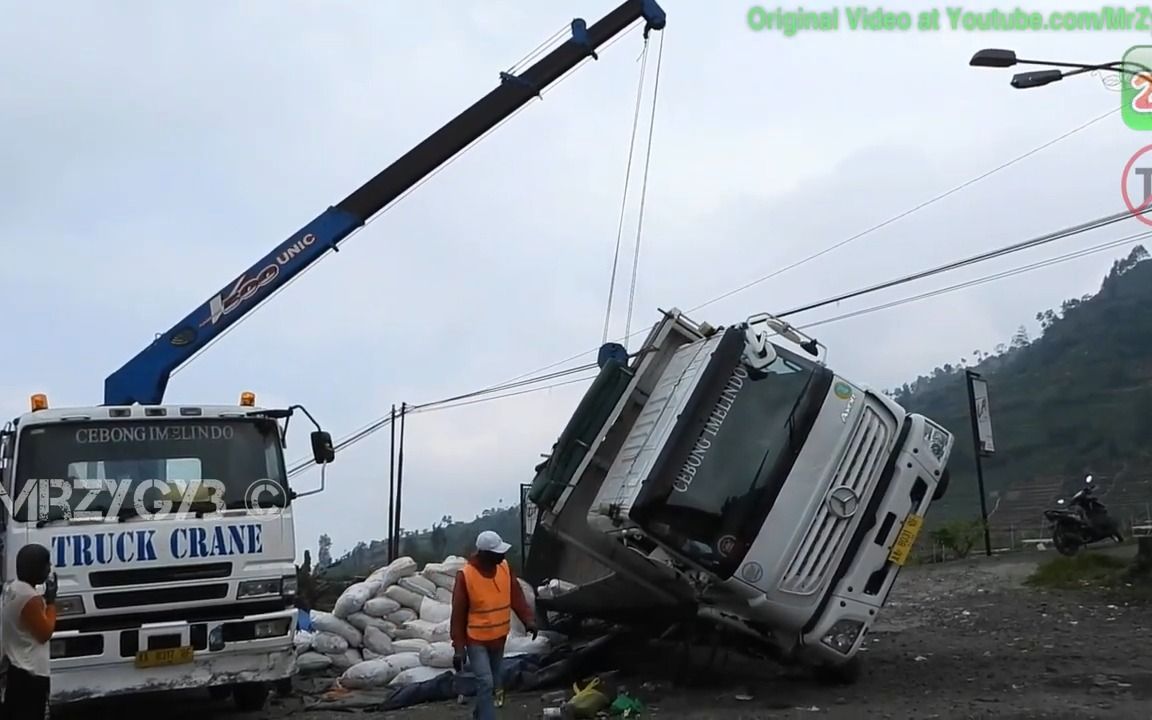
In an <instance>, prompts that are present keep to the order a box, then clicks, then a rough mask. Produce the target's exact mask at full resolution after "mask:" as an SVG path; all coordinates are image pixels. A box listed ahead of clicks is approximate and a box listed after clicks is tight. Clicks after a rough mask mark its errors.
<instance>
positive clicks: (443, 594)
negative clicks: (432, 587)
mask: <svg viewBox="0 0 1152 720" xmlns="http://www.w3.org/2000/svg"><path fill="white" fill-rule="evenodd" d="M436 599H437V600H439V601H440V602H442V603H447V604H449V605H451V604H452V591H451V590H448V589H445V588H442V587H438V588H436Z"/></svg>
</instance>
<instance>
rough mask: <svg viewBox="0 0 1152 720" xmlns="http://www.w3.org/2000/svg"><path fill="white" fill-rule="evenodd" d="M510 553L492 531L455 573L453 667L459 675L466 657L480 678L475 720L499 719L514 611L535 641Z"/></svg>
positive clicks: (481, 538)
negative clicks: (506, 647) (506, 646)
mask: <svg viewBox="0 0 1152 720" xmlns="http://www.w3.org/2000/svg"><path fill="white" fill-rule="evenodd" d="M511 549H512V546H511V545H509V544H508V543H506V542H504V540H503V539H501V537H500V536H499V535H498V534H496V533H494V532H492V531H491V530H486V531H484V532H482V533H480V535H479V536H478V537H477V538H476V554H475V555H473V556H472V557H471V558H470V559H469V560H468V564H467V565H465V566H464V569H463V570H461V571H460V572H459V573H457V574H456V585H455V586H454V588H453V591H452V622H451V626H452V631H451V634H452V647H453V649H454V650H455V657H454V658H453V662H452V665H453V667H454V668H455V669H456V671H457V672H460V670H462V669H463V667H464V660H465V658H467V660H468V665H469V666H470V667H471V669H472V672H473V673H474V674H475V675H476V705H475V706H474V708H473V711H472V717H474V718H476V720H494V718H495V717H496V708H497V707H499V706H501V705H503V704H504V689H503V688H502V687H501V677H500V666H501V664H502V663H503V661H504V643H505V641H506V640H507V639H508V633H509V631H510V630H511V629H512V613H513V612H515V613H516V616H517V617H519V618H520V622H522V623H524V627H525V628H526V629H527V630H528V632H530V633H532V637H533V638H535V637H536V623H535V618H533V616H532V608H531V607H529V605H528V602H527V600H525V598H524V592H523V591H522V590H521V589H520V583H519V582H517V580H516V577H515V576H514V575H513V574H512V569H511V568H510V567H509V566H508V561H507V560H506V559H505V556H506V555H507V554H508V551H509V550H511Z"/></svg>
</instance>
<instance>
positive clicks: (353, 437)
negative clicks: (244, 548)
mask: <svg viewBox="0 0 1152 720" xmlns="http://www.w3.org/2000/svg"><path fill="white" fill-rule="evenodd" d="M594 367H596V364H595V363H592V364H591V366H589V365H581V366H577V367H573V368H568V369H567V370H562V371H558V372H554V373H549V374H547V375H543V376H540V377H535V378H531V379H528V380H523V381H520V382H515V383H505V384H504V385H501V386H497V387H495V388H486V389H483V390H476V391H474V392H470V393H463V394H461V395H455V396H452V397H448V398H444V399H442V400H434V401H432V402H426V403H421V404H420V405H409V406H408V409H407V414H408V415H412V414H416V413H423V412H434V411H436V410H447V409H450V408H456V407H463V406H465V405H473V404H476V403H478V402H487V401H489V400H500V399H503V398H509V397H514V396H517V395H526V394H528V393H533V392H541V391H544V390H552V389H555V388H558V387H563V386H565V385H571V384H573V383H577V382H584V381H587V380H591V379H592V378H594V377H595V374H592V375H589V376H585V377H579V378H575V379H572V380H566V381H563V382H556V383H552V384H550V385H544V386H542V387H533V388H528V389H520V390H518V391H513V392H502V391H505V390H515V389H516V388H525V387H527V386H529V385H535V384H537V383H540V382H544V381H546V380H553V379H557V378H561V377H565V376H569V375H575V374H576V373H580V372H584V371H586V370H589V369H591V368H594ZM392 422H393V417H392V415H391V414H389V415H385V416H384V417H382V418H379V419H377V420H375V421H373V422H371V423H369V424H367V425H365V426H363V427H362V428H360V429H359V430H357V431H355V432H353V433H352V434H350V435H348V436H346V437H345V438H344V439H342V440H340V441H339V442H338V443H335V444H334V446H333V447H334V449H335V450H337V451H340V450H343V449H344V448H347V447H351V446H352V445H355V444H356V443H358V442H360V441H361V440H363V439H365V438H367V437H368V436H370V435H373V434H375V433H376V432H377V431H379V430H383V429H384V428H386V427H388V426H389V425H391V424H392ZM313 465H315V463H314V462H313V461H312V460H309V459H301V460H298V461H297V462H296V463H294V464H293V466H292V468H291V469H290V470H289V471H288V477H293V476H294V475H297V474H299V473H301V472H303V471H304V470H307V469H308V468H310V467H312V466H313Z"/></svg>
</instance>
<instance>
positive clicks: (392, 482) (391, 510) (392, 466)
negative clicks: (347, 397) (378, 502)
mask: <svg viewBox="0 0 1152 720" xmlns="http://www.w3.org/2000/svg"><path fill="white" fill-rule="evenodd" d="M389 418H390V419H389V421H388V424H389V425H391V426H392V427H391V430H392V445H391V446H390V449H389V455H390V456H391V457H390V458H389V460H388V465H389V468H388V563H389V564H391V563H392V562H393V561H394V560H396V509H395V503H396V406H395V405H393V406H392V414H391V415H389Z"/></svg>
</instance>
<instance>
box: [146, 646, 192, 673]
mask: <svg viewBox="0 0 1152 720" xmlns="http://www.w3.org/2000/svg"><path fill="white" fill-rule="evenodd" d="M190 662H192V646H191V645H185V646H184V647H178V648H164V649H162V650H141V651H139V652H137V653H136V667H138V668H150V667H162V666H164V665H183V664H184V663H190Z"/></svg>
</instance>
